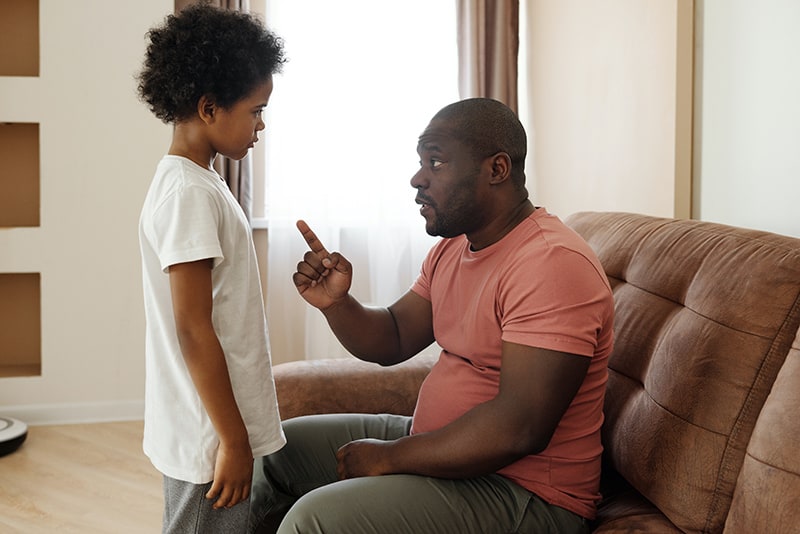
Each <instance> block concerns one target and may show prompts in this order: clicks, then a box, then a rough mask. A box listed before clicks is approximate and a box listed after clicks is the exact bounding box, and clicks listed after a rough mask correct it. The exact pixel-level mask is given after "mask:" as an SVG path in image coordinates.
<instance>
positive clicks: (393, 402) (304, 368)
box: [273, 355, 436, 419]
mask: <svg viewBox="0 0 800 534" xmlns="http://www.w3.org/2000/svg"><path fill="white" fill-rule="evenodd" d="M435 361H436V356H435V355H419V356H416V357H414V358H412V359H410V360H408V361H406V362H403V363H401V364H398V365H393V366H391V367H381V366H380V365H377V364H374V363H366V362H362V361H361V360H357V359H355V358H339V359H326V360H302V361H295V362H286V363H281V364H278V365H276V366H275V367H274V368H273V376H274V377H275V388H276V391H277V394H278V406H279V408H280V412H281V419H290V418H292V417H298V416H301V415H310V414H320V413H392V414H397V415H411V414H412V413H413V411H414V406H415V404H416V402H417V394H418V393H419V388H420V385H421V384H422V381H423V380H424V379H425V377H426V376H427V375H428V372H429V371H430V369H431V366H433V364H434V363H435Z"/></svg>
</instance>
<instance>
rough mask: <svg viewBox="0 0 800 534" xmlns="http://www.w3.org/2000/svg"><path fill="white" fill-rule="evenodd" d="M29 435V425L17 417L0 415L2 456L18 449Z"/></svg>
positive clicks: (0, 448)
mask: <svg viewBox="0 0 800 534" xmlns="http://www.w3.org/2000/svg"><path fill="white" fill-rule="evenodd" d="M27 437H28V425H26V424H25V423H23V422H22V421H19V420H17V419H12V418H10V417H1V416H0V456H5V455H6V454H10V453H12V452H14V451H15V450H17V449H18V448H19V446H20V445H22V442H23V441H25V438H27Z"/></svg>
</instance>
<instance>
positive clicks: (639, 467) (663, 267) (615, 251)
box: [566, 213, 800, 532]
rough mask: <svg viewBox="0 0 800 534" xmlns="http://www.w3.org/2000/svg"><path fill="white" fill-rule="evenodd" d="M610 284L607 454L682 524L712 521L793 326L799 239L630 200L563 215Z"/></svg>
mask: <svg viewBox="0 0 800 534" xmlns="http://www.w3.org/2000/svg"><path fill="white" fill-rule="evenodd" d="M566 222H567V224H568V225H569V226H571V227H572V228H573V229H575V230H576V231H577V232H578V233H579V234H580V235H582V236H583V237H584V239H586V241H587V242H588V243H589V244H590V245H591V246H592V248H593V249H594V250H595V252H596V253H597V255H598V257H599V258H600V261H601V263H602V264H603V267H604V269H605V271H606V274H607V276H608V278H609V281H610V282H611V285H612V287H613V289H614V297H615V306H616V316H615V329H614V331H615V346H614V352H613V353H612V356H611V357H610V359H609V382H608V389H607V396H606V404H605V415H606V421H605V423H604V426H603V442H604V447H605V449H606V455H607V460H608V461H610V462H611V464H612V465H613V467H614V468H615V469H616V470H617V471H619V473H620V474H621V475H622V476H624V477H625V478H626V479H627V480H628V482H630V483H631V484H632V485H633V486H634V487H635V488H636V489H637V490H638V491H639V492H641V493H642V494H643V495H644V496H645V497H647V498H648V499H649V500H650V501H652V502H653V504H655V505H656V506H657V507H658V508H659V509H660V510H661V511H662V512H663V513H664V514H665V515H666V516H667V517H668V518H669V519H670V520H671V521H672V522H673V523H674V524H675V525H676V526H678V527H679V528H681V529H682V530H684V531H686V532H721V531H722V528H723V525H724V522H725V518H726V516H727V513H728V510H729V508H730V505H731V499H732V496H733V492H734V487H735V485H736V481H737V477H738V475H739V471H740V469H741V466H742V462H743V460H744V456H745V450H746V448H747V445H748V442H749V440H750V436H751V434H752V432H753V427H754V425H755V422H756V419H757V417H758V414H759V412H760V411H761V408H762V406H763V405H764V402H765V400H766V398H767V395H768V394H769V392H770V389H771V387H772V384H773V382H774V381H775V378H776V376H777V374H778V371H779V369H780V368H781V365H782V364H783V362H784V360H785V359H786V356H787V353H788V352H789V349H790V347H791V344H792V342H793V340H794V338H795V335H796V333H797V330H798V326H800V239H793V238H790V237H786V236H779V235H775V234H770V233H766V232H759V231H754V230H746V229H741V228H734V227H730V226H724V225H719V224H713V223H707V222H701V221H693V220H676V219H663V218H655V217H648V216H643V215H636V214H629V213H578V214H574V215H572V216H571V217H569V218H568V219H567V221H566Z"/></svg>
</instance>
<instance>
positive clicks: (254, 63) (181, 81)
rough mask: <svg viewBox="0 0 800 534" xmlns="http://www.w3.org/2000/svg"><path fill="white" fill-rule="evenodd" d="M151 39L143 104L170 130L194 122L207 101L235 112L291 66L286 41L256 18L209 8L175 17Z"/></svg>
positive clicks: (141, 81) (142, 82)
mask: <svg viewBox="0 0 800 534" xmlns="http://www.w3.org/2000/svg"><path fill="white" fill-rule="evenodd" d="M147 37H148V38H149V40H150V43H149V45H148V46H147V52H146V54H145V60H144V66H143V68H142V71H141V72H140V73H139V74H138V76H137V79H138V81H139V86H138V93H139V98H140V99H141V100H142V101H143V102H145V103H146V104H147V105H148V106H149V107H150V110H151V111H152V112H153V114H155V116H156V117H158V118H159V119H161V120H162V121H163V122H165V123H168V124H170V123H172V124H174V123H176V122H180V121H182V120H185V119H188V118H189V117H191V116H192V115H193V114H194V113H195V112H196V110H197V102H198V101H199V100H200V97H202V96H203V95H208V96H210V97H211V98H213V100H214V101H215V102H216V103H217V105H219V106H220V107H222V108H223V109H227V108H230V107H232V106H233V105H234V104H235V103H236V102H237V101H239V100H241V99H242V98H244V97H245V96H247V95H248V94H249V93H250V91H252V90H253V89H254V88H255V87H256V86H257V85H259V84H261V83H263V82H265V81H266V80H268V79H269V77H270V76H272V74H273V73H275V72H280V69H281V67H282V65H283V63H284V62H285V61H286V59H285V57H284V52H283V41H282V40H281V39H280V38H279V37H278V36H276V35H275V34H273V33H271V32H270V31H268V30H267V29H266V28H264V26H263V25H262V24H261V23H260V22H259V21H258V20H257V19H255V18H254V17H253V16H251V15H248V14H246V13H242V12H238V11H231V10H227V9H218V8H215V7H212V6H210V5H207V4H195V5H191V6H189V7H186V8H185V9H183V10H182V11H181V12H180V13H178V14H175V15H169V16H168V17H167V18H166V20H165V21H164V23H163V24H162V25H161V26H157V27H154V28H152V29H151V30H150V31H149V32H147Z"/></svg>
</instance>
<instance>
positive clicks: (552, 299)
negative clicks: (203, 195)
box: [254, 98, 613, 534]
mask: <svg viewBox="0 0 800 534" xmlns="http://www.w3.org/2000/svg"><path fill="white" fill-rule="evenodd" d="M417 151H418V153H419V155H420V165H421V168H420V170H419V171H418V172H417V174H416V175H414V177H413V178H412V179H411V185H412V187H414V188H415V189H416V190H417V198H416V200H417V203H418V204H420V206H421V208H420V214H421V215H422V216H423V218H424V219H425V225H426V230H427V232H428V233H429V234H431V235H438V236H441V237H442V238H443V239H442V240H441V241H439V242H438V243H437V244H436V245H435V246H434V247H433V248H432V250H431V251H430V253H429V254H428V256H427V258H426V259H425V261H424V263H423V266H422V270H421V274H420V276H419V278H418V279H417V281H416V282H415V283H414V284H413V286H412V287H411V289H410V290H409V291H408V292H407V293H406V294H405V295H403V296H402V297H400V299H399V300H398V301H396V302H395V303H394V304H392V305H391V306H389V307H388V308H368V307H365V306H362V305H361V304H360V303H359V302H358V301H356V300H355V299H354V298H353V297H352V296H351V295H350V294H349V292H348V291H349V288H350V283H351V280H352V266H351V264H350V263H349V262H348V261H347V260H346V259H345V258H344V257H343V256H342V255H341V254H339V253H338V252H334V253H330V252H328V251H327V250H326V249H325V247H324V246H323V244H322V243H320V242H319V240H318V239H317V237H316V235H315V234H314V233H313V231H312V230H311V229H310V228H309V227H308V225H306V224H305V223H304V222H303V221H299V222H298V228H299V230H300V232H301V233H302V234H303V236H304V238H305V239H306V241H307V243H308V245H309V248H310V250H309V251H308V252H307V253H306V254H305V256H304V258H303V261H302V262H300V263H299V264H298V267H297V272H296V273H295V274H294V278H293V280H294V283H295V285H296V286H297V290H298V291H299V293H300V295H302V297H303V298H304V299H305V300H306V301H307V302H308V303H309V304H311V305H312V306H315V307H316V308H318V309H320V310H321V311H322V313H323V314H324V315H325V317H326V319H327V320H328V323H329V324H330V327H331V329H332V330H333V332H334V333H335V334H336V336H337V337H338V339H339V340H340V341H341V343H342V344H343V345H344V346H345V347H346V348H347V349H348V350H349V351H350V352H351V353H352V354H354V355H355V356H357V357H358V358H360V359H363V360H366V361H371V362H377V363H379V364H381V365H393V364H396V363H398V362H402V361H404V360H406V359H408V358H411V357H412V356H414V355H415V354H417V353H418V352H419V351H421V350H422V349H423V348H425V347H427V346H428V345H430V344H431V343H432V342H433V341H436V342H438V344H439V345H440V346H441V347H442V352H441V355H440V357H439V360H438V362H437V363H436V365H435V366H434V367H433V369H432V370H431V373H430V375H429V376H428V377H427V378H426V380H425V382H424V384H423V385H422V388H421V390H420V394H419V399H418V401H417V407H416V410H415V413H414V416H413V418H409V417H402V416H392V415H364V414H358V415H356V414H349V415H347V414H345V415H322V416H311V417H304V418H297V419H294V420H291V421H287V422H285V424H284V430H285V432H286V436H287V445H286V447H285V448H284V449H283V450H281V451H279V452H278V453H276V454H274V455H271V456H269V457H266V458H264V459H263V465H262V466H261V467H262V469H259V468H257V472H258V474H259V476H261V475H263V476H264V478H265V479H266V480H265V481H263V482H257V483H256V486H255V488H254V499H256V500H258V501H260V503H257V504H256V505H257V506H258V505H259V504H260V506H261V509H262V513H261V517H264V516H266V521H265V522H264V525H265V527H267V526H269V525H272V526H271V527H268V528H272V529H274V528H275V526H277V524H278V522H279V521H280V518H281V517H282V516H283V515H284V514H286V517H285V518H284V520H283V522H282V523H281V526H280V530H279V532H302V533H304V534H307V533H310V532H320V533H321V532H325V533H334V532H336V533H347V534H352V533H361V532H363V533H380V534H385V533H392V532H398V533H399V532H403V533H433V532H457V533H470V532H474V533H481V534H486V533H491V532H537V533H541V532H559V533H566V532H588V520H590V519H591V518H593V517H594V514H595V503H596V501H597V499H598V498H599V494H598V485H599V478H600V453H601V450H602V447H601V444H600V426H601V423H602V420H603V415H602V405H603V398H604V392H605V383H606V379H607V367H606V362H607V358H608V354H609V352H610V351H611V346H612V322H613V298H612V294H611V290H610V287H609V285H608V281H607V279H606V277H605V274H604V272H603V269H602V268H601V266H600V263H599V261H598V260H597V258H596V257H595V255H594V254H593V252H592V250H591V249H590V248H589V246H588V245H587V244H586V243H585V242H584V241H583V240H582V239H581V238H580V237H578V236H577V234H575V233H574V232H572V231H571V230H570V229H568V228H567V227H566V226H564V225H563V223H561V222H560V221H559V220H558V218H556V217H554V216H552V215H550V214H548V213H547V212H546V210H545V209H544V208H537V207H534V205H533V204H532V203H531V202H530V201H529V199H528V193H527V191H526V189H525V173H524V162H525V155H526V136H525V131H524V129H523V127H522V125H521V124H520V122H519V120H518V119H517V117H516V115H515V114H514V113H513V112H512V111H511V110H510V109H509V108H508V107H506V106H505V105H503V104H501V103H499V102H497V101H494V100H489V99H483V98H476V99H468V100H463V101H460V102H457V103H454V104H451V105H449V106H447V107H445V108H444V109H442V110H441V111H439V112H438V113H437V114H436V115H435V116H434V117H433V119H432V120H431V122H430V124H429V125H428V127H427V128H426V129H425V131H424V132H423V133H422V135H421V136H420V138H419V143H418V146H417ZM262 471H263V473H262ZM298 499H299V500H298ZM295 501H296V502H295ZM287 510H288V513H287ZM261 517H257V518H256V519H260V518H261ZM273 531H274V530H273Z"/></svg>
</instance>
